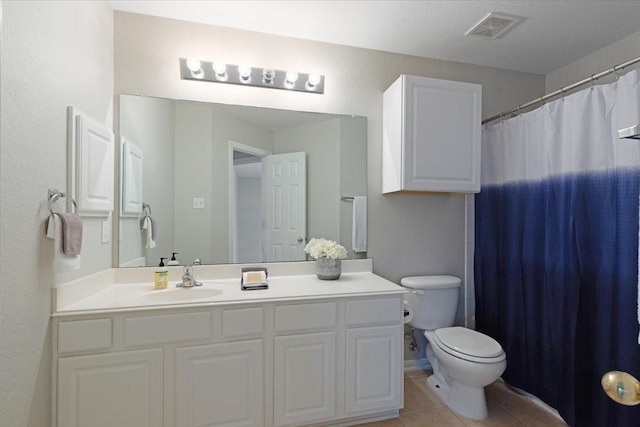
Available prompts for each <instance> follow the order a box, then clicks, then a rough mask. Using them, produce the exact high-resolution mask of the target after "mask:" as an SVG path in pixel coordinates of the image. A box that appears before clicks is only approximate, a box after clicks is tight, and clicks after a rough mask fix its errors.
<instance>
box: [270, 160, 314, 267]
mask: <svg viewBox="0 0 640 427" xmlns="http://www.w3.org/2000/svg"><path fill="white" fill-rule="evenodd" d="M262 177H263V193H262V194H263V201H264V207H263V213H264V217H263V230H262V232H263V234H262V235H263V238H262V245H263V255H264V261H265V262H272V261H301V260H305V259H306V256H305V253H304V246H305V240H306V233H307V222H306V205H307V190H306V189H307V181H306V178H307V173H306V159H305V153H304V152H298V153H286V154H274V155H270V156H266V157H264V158H263V159H262Z"/></svg>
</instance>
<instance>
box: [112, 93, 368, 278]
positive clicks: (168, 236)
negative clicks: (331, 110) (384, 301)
mask: <svg viewBox="0 0 640 427" xmlns="http://www.w3.org/2000/svg"><path fill="white" fill-rule="evenodd" d="M119 106H120V118H119V119H120V136H121V141H120V150H122V151H121V156H120V157H121V168H120V169H121V185H120V188H121V194H120V200H121V203H120V204H121V209H120V215H119V229H120V233H119V234H120V235H119V245H118V248H119V251H118V252H119V256H118V265H119V266H120V267H139V266H154V265H158V263H159V261H160V258H161V257H167V258H170V257H171V254H172V253H173V252H177V253H178V254H177V255H176V259H177V260H178V262H179V263H180V264H182V265H184V264H188V263H191V262H193V261H194V260H195V259H199V260H201V262H202V263H203V264H228V263H259V262H276V261H296V260H306V259H307V258H306V256H305V254H304V251H303V249H304V246H305V244H306V241H307V240H308V239H310V238H312V237H324V238H327V239H332V240H336V241H338V242H340V243H341V244H343V245H344V246H345V247H346V248H347V250H348V253H349V258H363V257H365V256H366V253H355V252H353V250H352V249H351V239H352V237H351V236H352V203H351V202H350V201H349V199H347V200H344V199H343V198H345V197H346V198H349V197H352V196H364V195H366V189H367V166H366V165H367V119H366V117H352V116H342V115H332V114H318V113H306V112H298V111H286V110H275V109H268V108H257V107H246V106H236V105H222V104H211V103H202V102H194V101H181V100H172V99H161V98H151V97H143V96H133V95H120V100H119Z"/></svg>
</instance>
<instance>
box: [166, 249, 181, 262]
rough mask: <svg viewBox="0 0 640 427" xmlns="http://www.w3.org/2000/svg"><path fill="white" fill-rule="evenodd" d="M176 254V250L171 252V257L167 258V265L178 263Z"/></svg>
mask: <svg viewBox="0 0 640 427" xmlns="http://www.w3.org/2000/svg"><path fill="white" fill-rule="evenodd" d="M176 254H178V252H172V253H171V259H170V260H169V262H168V263H167V265H180V262H179V261H178V260H177V259H176Z"/></svg>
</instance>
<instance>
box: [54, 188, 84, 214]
mask: <svg viewBox="0 0 640 427" xmlns="http://www.w3.org/2000/svg"><path fill="white" fill-rule="evenodd" d="M63 197H66V198H67V199H69V200H70V201H71V203H72V204H73V208H74V211H75V212H77V211H78V204H77V203H76V201H75V200H73V197H71V196H69V195H68V194H65V193H63V192H61V191H58V190H55V189H51V188H50V189H49V193H48V198H49V212H50V213H51V215H53V213H54V212H53V204H54V203H55V202H56V201H58V199H61V198H63Z"/></svg>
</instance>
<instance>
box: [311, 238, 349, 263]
mask: <svg viewBox="0 0 640 427" xmlns="http://www.w3.org/2000/svg"><path fill="white" fill-rule="evenodd" d="M304 251H305V252H306V253H307V254H309V255H310V256H311V257H312V258H315V259H318V258H322V257H325V258H331V259H344V258H346V257H347V249H345V247H344V246H342V245H341V244H339V243H338V242H336V241H334V240H327V239H316V238H313V239H311V240H309V243H307V246H305V247H304Z"/></svg>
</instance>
